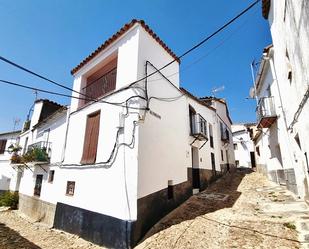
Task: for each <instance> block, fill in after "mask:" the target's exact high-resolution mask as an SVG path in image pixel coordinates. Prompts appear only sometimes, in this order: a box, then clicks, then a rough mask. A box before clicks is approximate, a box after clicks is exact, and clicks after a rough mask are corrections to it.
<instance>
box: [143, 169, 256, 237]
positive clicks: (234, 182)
mask: <svg viewBox="0 0 309 249" xmlns="http://www.w3.org/2000/svg"><path fill="white" fill-rule="evenodd" d="M252 172H253V171H252V170H251V169H242V170H238V171H234V172H231V173H227V174H225V175H224V176H223V177H221V178H220V179H218V180H217V181H216V182H213V183H212V184H210V185H209V187H208V188H207V189H206V190H205V191H203V192H201V193H202V194H198V195H194V196H191V197H190V198H189V199H188V200H187V201H186V202H185V203H183V204H182V205H181V206H179V207H178V208H176V209H175V210H174V211H172V212H171V213H169V214H168V215H167V216H165V217H164V218H163V219H162V220H160V221H159V222H158V223H157V224H156V225H154V226H153V228H152V229H151V230H149V231H148V233H147V234H146V235H145V236H144V238H143V239H142V240H141V241H140V242H139V243H141V242H143V241H144V240H145V239H147V238H148V237H150V236H152V235H154V234H156V233H158V232H160V231H162V230H164V229H167V228H169V227H171V226H173V225H177V224H179V223H181V222H183V221H186V220H193V219H194V218H196V217H198V216H202V215H205V214H207V213H211V212H215V211H217V210H219V209H223V208H230V207H232V206H233V205H234V203H235V202H236V201H237V199H238V198H239V196H240V195H241V192H238V191H237V188H238V186H239V184H240V183H241V181H242V179H243V178H244V177H245V175H246V174H250V173H252ZM205 193H206V194H223V196H224V195H228V198H227V199H226V200H218V199H215V198H214V199H212V198H203V197H202V196H203V195H204V194H205ZM218 196H221V195H218Z"/></svg>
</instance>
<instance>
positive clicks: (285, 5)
mask: <svg viewBox="0 0 309 249" xmlns="http://www.w3.org/2000/svg"><path fill="white" fill-rule="evenodd" d="M286 9H287V0H284V14H283V21H284V22H285V19H286Z"/></svg>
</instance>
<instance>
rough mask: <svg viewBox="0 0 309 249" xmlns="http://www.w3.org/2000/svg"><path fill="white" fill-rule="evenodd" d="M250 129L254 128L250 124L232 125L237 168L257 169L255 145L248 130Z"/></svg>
mask: <svg viewBox="0 0 309 249" xmlns="http://www.w3.org/2000/svg"><path fill="white" fill-rule="evenodd" d="M250 127H252V125H250V124H249V125H247V124H233V125H232V131H233V143H234V153H235V164H236V165H237V167H246V168H252V167H255V157H254V144H253V141H252V140H251V136H250V132H249V130H248V129H250ZM252 154H253V155H252ZM252 157H253V158H252Z"/></svg>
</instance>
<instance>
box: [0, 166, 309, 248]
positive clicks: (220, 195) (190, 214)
mask: <svg viewBox="0 0 309 249" xmlns="http://www.w3.org/2000/svg"><path fill="white" fill-rule="evenodd" d="M115 236H116V235H115ZM0 248H1V249H2V248H3V249H21V248H24V249H25V248H27V249H63V248H65V249H67V248H68V249H99V248H102V247H99V246H96V245H93V244H92V243H90V242H87V241H85V240H83V239H81V238H79V237H78V236H76V235H72V234H68V233H64V232H61V231H57V230H54V229H50V228H48V227H45V226H43V225H41V224H39V223H33V222H29V221H28V220H26V219H24V218H22V217H20V215H19V213H18V211H9V210H7V209H5V208H4V209H1V208H0ZM146 248H148V249H159V248H160V249H161V248H171V249H172V248H173V249H174V248H184V249H189V248H192V249H202V248H203V249H205V248H210V249H230V248H244V249H249V248H259V249H261V248H265V249H266V248H272V249H277V248H278V249H279V248H280V249H290V248H309V208H308V206H307V205H306V203H304V202H303V201H300V200H298V199H297V198H295V196H294V195H293V194H292V193H290V192H289V191H287V190H286V189H285V188H284V187H282V186H278V185H276V184H274V183H272V182H270V181H268V180H267V179H266V178H265V177H264V176H262V175H261V174H259V173H256V172H248V171H239V172H236V173H232V174H227V175H226V176H224V177H223V178H221V179H219V180H218V181H216V182H215V183H214V184H212V185H211V186H210V187H209V188H208V189H207V190H205V191H204V192H202V193H199V194H197V195H194V196H192V197H191V198H190V199H189V200H188V201H186V202H185V203H184V204H183V205H181V206H180V207H179V208H177V209H175V210H174V211H173V212H171V213H170V214H169V215H167V216H166V217H164V218H163V219H162V220H161V221H160V222H159V223H158V224H156V225H155V226H154V227H153V228H152V229H151V230H150V231H149V232H148V234H147V235H146V237H145V238H144V240H143V241H142V242H141V243H140V244H139V245H138V246H137V247H136V249H146Z"/></svg>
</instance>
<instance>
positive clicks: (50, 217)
mask: <svg viewBox="0 0 309 249" xmlns="http://www.w3.org/2000/svg"><path fill="white" fill-rule="evenodd" d="M18 209H19V211H20V212H22V213H23V214H25V215H26V216H28V217H29V218H30V219H31V220H34V221H36V222H42V223H44V224H46V225H48V226H50V227H52V226H53V224H54V217H55V211H56V205H54V204H52V203H49V202H46V201H43V200H40V199H39V198H37V197H34V196H27V195H24V194H21V193H19V204H18Z"/></svg>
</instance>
